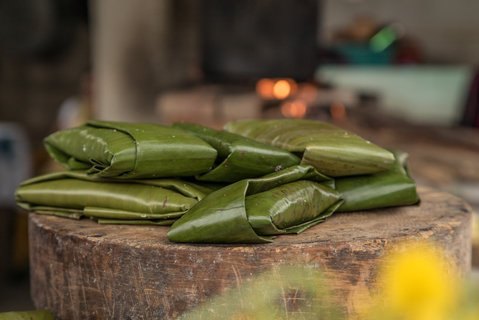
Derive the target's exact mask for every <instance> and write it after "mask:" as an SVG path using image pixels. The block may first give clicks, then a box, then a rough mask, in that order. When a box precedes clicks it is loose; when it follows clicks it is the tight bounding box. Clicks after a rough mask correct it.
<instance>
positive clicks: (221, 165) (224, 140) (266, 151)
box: [173, 123, 301, 182]
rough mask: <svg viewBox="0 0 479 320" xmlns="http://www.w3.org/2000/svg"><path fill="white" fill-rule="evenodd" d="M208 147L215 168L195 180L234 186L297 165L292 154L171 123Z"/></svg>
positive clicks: (226, 134)
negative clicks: (214, 151)
mask: <svg viewBox="0 0 479 320" xmlns="http://www.w3.org/2000/svg"><path fill="white" fill-rule="evenodd" d="M173 126H174V127H176V128H180V129H183V130H185V131H187V132H189V133H191V134H193V135H196V136H197V137H199V138H201V139H203V140H204V141H206V142H207V143H209V144H210V145H211V146H212V147H213V148H215V149H216V151H217V152H218V158H217V160H216V162H217V164H216V166H215V168H213V169H212V170H211V171H209V172H207V173H204V174H202V175H198V176H196V179H198V180H202V181H218V182H235V181H238V180H242V179H245V178H255V177H261V176H264V175H265V174H268V173H271V172H275V171H279V170H281V169H284V168H287V167H291V166H293V165H297V164H299V163H300V161H301V159H299V158H298V157H297V156H295V155H294V154H292V153H290V152H288V151H285V150H282V149H279V148H275V147H272V146H270V145H267V144H264V143H260V142H257V141H255V140H253V139H249V138H245V137H243V136H240V135H237V134H234V133H230V132H227V131H224V130H221V131H218V130H214V129H210V128H207V127H204V126H201V125H197V124H192V123H174V124H173Z"/></svg>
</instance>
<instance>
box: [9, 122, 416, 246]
mask: <svg viewBox="0 0 479 320" xmlns="http://www.w3.org/2000/svg"><path fill="white" fill-rule="evenodd" d="M45 146H46V149H47V151H48V152H49V154H50V156H51V157H52V158H53V159H54V160H56V161H57V162H59V163H60V164H62V165H63V166H64V167H66V168H67V169H68V171H64V172H58V173H52V174H47V175H43V176H39V177H35V178H33V179H30V180H27V181H25V182H23V183H22V184H21V186H20V187H19V188H18V190H17V192H16V200H17V203H18V205H19V206H20V207H22V208H25V209H27V210H29V211H33V212H36V213H38V214H52V215H57V216H62V217H69V218H75V219H79V218H82V217H90V218H91V219H94V220H96V221H98V222H99V223H108V224H152V225H171V224H172V226H171V228H170V230H169V232H168V238H169V239H170V240H171V241H175V242H206V243H261V242H270V241H273V238H274V236H276V235H280V234H287V233H300V232H302V231H303V230H305V229H307V228H309V227H311V226H313V225H315V224H317V223H319V222H321V221H324V220H325V219H326V218H327V217H329V216H330V215H331V214H333V213H334V212H335V211H354V210H365V209H373V208H381V207H388V206H398V205H410V204H415V203H417V202H418V201H419V199H418V196H417V194H416V187H415V183H414V181H413V180H412V179H411V178H410V177H409V174H408V171H407V168H406V154H404V153H401V152H390V151H388V150H385V149H382V148H380V147H378V146H376V145H374V144H372V143H371V142H369V141H366V140H364V139H362V138H361V137H359V136H357V135H355V134H352V133H350V132H347V131H345V130H342V129H340V128H337V127H335V126H332V125H329V124H326V123H321V122H317V121H309V120H245V121H237V122H231V123H228V124H227V125H226V126H225V130H221V131H218V130H213V129H210V128H207V127H203V126H200V125H195V124H187V123H175V124H173V125H172V126H162V125H156V124H133V123H119V122H105V121H90V122H88V123H86V124H85V125H83V126H81V127H77V128H73V129H67V130H63V131H59V132H56V133H53V134H52V135H50V136H48V137H47V138H46V139H45Z"/></svg>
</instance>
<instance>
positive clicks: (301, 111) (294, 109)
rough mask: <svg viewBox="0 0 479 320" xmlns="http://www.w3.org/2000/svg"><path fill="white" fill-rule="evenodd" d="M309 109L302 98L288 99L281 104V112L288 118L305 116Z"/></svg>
mask: <svg viewBox="0 0 479 320" xmlns="http://www.w3.org/2000/svg"><path fill="white" fill-rule="evenodd" d="M307 109H308V106H307V105H306V103H305V102H304V101H302V100H294V101H287V102H284V103H283V104H282V105H281V114H282V115H283V116H284V117H286V118H304V116H305V115H306V111H307Z"/></svg>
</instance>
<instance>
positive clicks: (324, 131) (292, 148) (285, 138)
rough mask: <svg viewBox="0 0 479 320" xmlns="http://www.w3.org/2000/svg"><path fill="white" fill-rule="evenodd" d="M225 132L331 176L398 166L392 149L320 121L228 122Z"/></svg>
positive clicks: (357, 173) (364, 172)
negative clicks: (294, 155) (284, 152)
mask: <svg viewBox="0 0 479 320" xmlns="http://www.w3.org/2000/svg"><path fill="white" fill-rule="evenodd" d="M225 129H226V130H227V131H229V132H233V133H236V134H240V135H242V136H245V137H248V138H252V139H255V140H257V141H260V142H263V143H267V144H271V145H273V146H276V147H278V148H281V149H284V150H287V151H289V152H293V153H298V154H301V156H302V160H301V164H309V165H312V166H313V167H315V168H316V169H317V170H318V171H319V172H321V173H323V174H326V175H328V176H331V177H342V176H351V175H362V174H372V173H377V172H381V171H384V170H387V169H389V168H391V167H392V165H393V163H394V156H393V154H392V153H391V152H389V151H388V150H385V149H383V148H380V147H378V146H376V145H374V144H372V143H371V142H369V141H367V140H364V139H363V138H361V137H359V136H357V135H355V134H353V133H350V132H348V131H346V130H343V129H340V128H338V127H335V126H333V125H330V124H327V123H323V122H319V121H312V120H298V119H277V120H239V121H233V122H229V123H227V124H226V126H225Z"/></svg>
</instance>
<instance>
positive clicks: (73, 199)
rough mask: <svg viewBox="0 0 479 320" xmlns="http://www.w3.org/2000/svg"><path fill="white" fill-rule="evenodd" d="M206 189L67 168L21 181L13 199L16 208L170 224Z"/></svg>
mask: <svg viewBox="0 0 479 320" xmlns="http://www.w3.org/2000/svg"><path fill="white" fill-rule="evenodd" d="M211 191H212V190H211V189H210V188H207V187H203V186H200V185H198V184H194V183H190V182H186V181H182V180H178V179H138V180H114V179H101V178H94V177H91V176H87V175H86V174H85V173H83V172H78V171H66V172H58V173H52V174H47V175H43V176H39V177H36V178H33V179H30V180H27V181H24V182H23V183H22V184H21V185H20V187H19V188H18V189H17V191H16V193H15V198H16V201H17V204H18V205H19V206H20V207H22V208H24V209H26V210H29V211H33V212H36V213H39V214H52V215H57V216H62V217H68V218H76V219H79V218H81V217H82V216H87V217H91V218H93V219H95V220H98V222H99V223H115V224H157V225H170V224H171V223H173V221H174V220H175V219H177V218H179V217H180V216H182V215H183V214H184V213H185V212H186V211H188V210H189V209H190V208H191V207H193V206H194V205H195V204H196V203H197V202H198V201H200V200H201V199H203V197H205V196H206V195H207V194H208V193H210V192H211Z"/></svg>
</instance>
